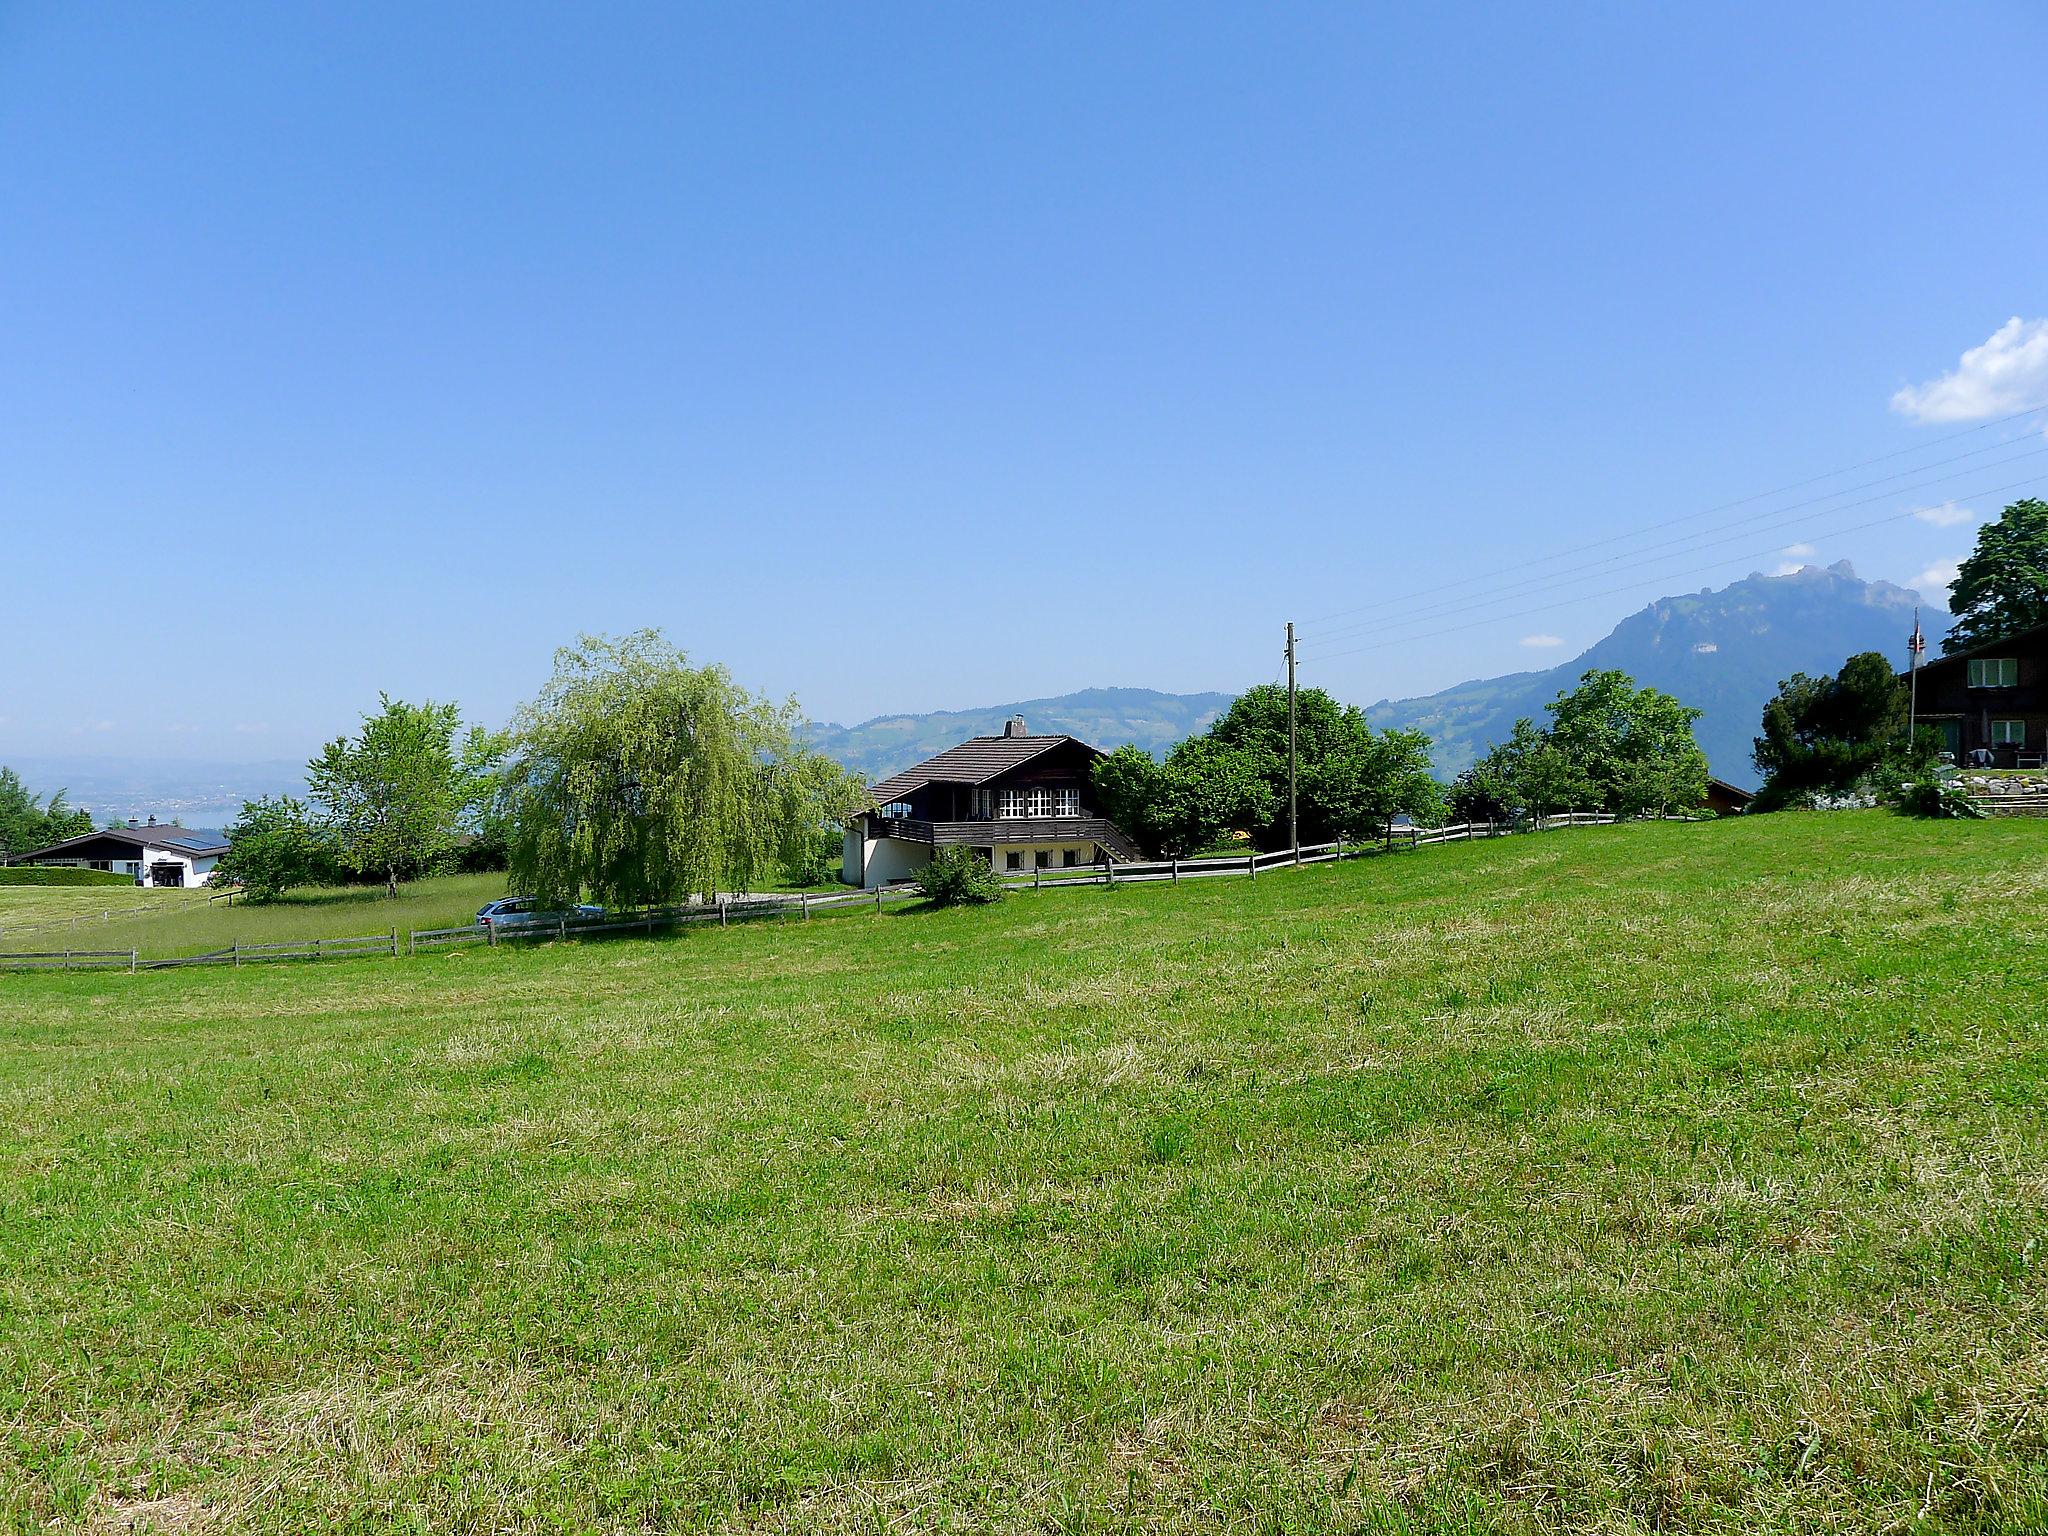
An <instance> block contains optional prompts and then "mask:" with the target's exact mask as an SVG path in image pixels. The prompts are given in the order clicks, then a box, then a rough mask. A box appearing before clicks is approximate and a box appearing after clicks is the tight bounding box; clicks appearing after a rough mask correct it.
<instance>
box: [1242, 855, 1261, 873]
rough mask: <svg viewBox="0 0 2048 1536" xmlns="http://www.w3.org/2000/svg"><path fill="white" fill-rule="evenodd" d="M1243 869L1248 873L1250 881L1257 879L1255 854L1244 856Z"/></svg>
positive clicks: (1257, 866) (1257, 861)
mask: <svg viewBox="0 0 2048 1536" xmlns="http://www.w3.org/2000/svg"><path fill="white" fill-rule="evenodd" d="M1244 867H1245V868H1246V870H1248V871H1249V872H1250V874H1251V877H1252V879H1254V880H1257V879H1258V878H1259V856H1258V854H1257V853H1256V852H1252V853H1248V854H1246V855H1245V856H1244Z"/></svg>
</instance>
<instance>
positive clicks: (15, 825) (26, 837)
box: [0, 768, 93, 854]
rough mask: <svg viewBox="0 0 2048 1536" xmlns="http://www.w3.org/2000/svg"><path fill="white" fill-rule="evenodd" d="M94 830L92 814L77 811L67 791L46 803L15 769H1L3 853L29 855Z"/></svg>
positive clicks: (0, 849)
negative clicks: (68, 798)
mask: <svg viewBox="0 0 2048 1536" xmlns="http://www.w3.org/2000/svg"><path fill="white" fill-rule="evenodd" d="M92 830H93V824H92V812H90V811H86V810H79V809H75V808H74V807H73V806H72V805H71V804H70V803H69V801H68V800H67V798H66V796H65V793H64V791H63V790H61V789H60V790H58V791H57V792H56V793H55V794H53V795H51V796H50V798H49V801H48V803H47V804H45V803H44V801H43V800H42V798H41V797H40V796H38V795H33V794H31V793H29V789H28V786H27V785H25V784H23V783H22V781H21V776H20V775H19V774H17V773H16V772H15V771H14V770H13V769H12V768H0V854H17V853H29V852H31V851H33V850H34V849H37V848H47V847H48V846H49V845H50V844H52V843H61V842H62V841H64V839H65V838H67V837H79V836H82V835H83V834H85V833H87V832H90V831H92Z"/></svg>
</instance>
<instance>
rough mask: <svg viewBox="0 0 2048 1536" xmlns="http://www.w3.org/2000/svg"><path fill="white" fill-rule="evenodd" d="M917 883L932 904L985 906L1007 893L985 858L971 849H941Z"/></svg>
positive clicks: (943, 905)
mask: <svg viewBox="0 0 2048 1536" xmlns="http://www.w3.org/2000/svg"><path fill="white" fill-rule="evenodd" d="M917 886H918V889H919V890H921V891H923V892H924V893H925V895H926V896H928V897H930V898H931V903H932V905H933V906H935V907H985V906H987V905H988V904H989V903H990V902H993V901H1001V900H1002V899H1003V897H1004V896H1005V895H1006V894H1008V893H1007V892H1006V891H1005V890H1004V889H1003V882H1002V880H1001V879H1000V878H998V876H997V875H996V872H995V871H994V870H993V869H991V868H989V865H988V860H986V859H984V858H983V857H982V856H981V855H980V854H978V853H976V852H975V851H974V850H973V849H972V848H941V849H940V850H939V851H938V852H937V853H935V854H933V855H932V861H931V863H929V864H927V865H926V866H925V867H924V873H923V874H921V875H919V876H918V879H917Z"/></svg>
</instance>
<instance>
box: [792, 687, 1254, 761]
mask: <svg viewBox="0 0 2048 1536" xmlns="http://www.w3.org/2000/svg"><path fill="white" fill-rule="evenodd" d="M1230 699H1231V696H1230V695H1229V694H1227V693H1156V692H1154V691H1153V690H1152V689H1150V688H1084V689H1082V690H1081V691H1080V692H1079V693H1063V694H1061V695H1060V696H1059V697H1058V698H1053V699H1025V700H1023V701H1022V702H1021V703H1016V704H990V705H988V706H987V707H986V708H983V709H949V710H941V711H939V712H937V713H935V714H928V715H877V716H876V717H875V718H874V719H872V720H864V721H862V722H861V723H860V724H859V725H832V724H829V723H827V724H815V725H813V726H812V727H811V729H810V736H809V740H810V742H811V745H812V746H814V747H816V748H817V749H818V750H819V751H820V752H822V753H824V754H825V755H826V756H827V757H831V758H836V759H838V761H840V762H842V763H844V764H846V766H847V767H849V768H852V769H855V770H857V771H858V772H860V773H862V774H865V775H866V776H867V777H868V779H869V780H870V781H873V780H875V779H883V778H887V777H888V776H889V775H890V774H892V773H895V772H897V771H898V770H900V769H904V768H908V767H909V766H910V765H911V764H913V763H918V762H922V761H923V760H924V759H925V758H927V757H930V756H931V755H932V754H933V753H935V752H942V751H944V750H945V749H946V748H947V747H951V746H957V745H958V744H959V743H960V742H963V741H965V740H966V739H967V738H968V737H970V736H996V735H1000V734H1001V733H1002V729H1003V722H1004V721H1005V720H1007V719H1009V718H1010V716H1012V715H1022V716H1023V717H1024V723H1025V724H1026V725H1028V726H1029V727H1030V728H1031V730H1032V731H1033V732H1035V733H1037V734H1040V735H1050V734H1056V733H1061V732H1064V733H1065V734H1067V735H1069V736H1078V737H1080V738H1081V739H1082V740H1083V741H1085V742H1088V743H1090V744H1092V745H1094V746H1098V747H1101V748H1103V749H1104V750H1105V751H1107V750H1109V749H1111V748H1114V747H1120V746H1123V745H1125V744H1126V743H1134V744H1136V745H1137V746H1140V747H1143V748H1144V749H1145V750H1146V751H1147V752H1150V753H1152V754H1153V755H1154V756H1159V755H1161V754H1163V753H1164V752H1165V751H1166V749H1167V748H1168V747H1171V746H1172V745H1173V744H1174V743H1175V742H1177V741H1180V740H1182V739H1183V738H1185V737H1188V736H1193V735H1195V734H1196V733H1197V732H1199V731H1203V730H1206V729H1208V726H1209V722H1210V721H1212V720H1214V719H1215V718H1216V717H1217V716H1218V715H1220V714H1222V713H1223V711H1224V710H1226V709H1228V708H1229V707H1230Z"/></svg>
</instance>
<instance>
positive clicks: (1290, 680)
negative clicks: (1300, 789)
mask: <svg viewBox="0 0 2048 1536" xmlns="http://www.w3.org/2000/svg"><path fill="white" fill-rule="evenodd" d="M1299 762H1300V759H1299V757H1298V755H1297V753H1296V751H1295V745H1294V622H1293V620H1291V619H1290V620H1289V621H1288V624H1287V846H1288V847H1290V848H1292V849H1294V850H1295V851H1296V852H1299V851H1300V850H1301V830H1300V827H1301V823H1300V821H1299V820H1298V817H1299V815H1300V810H1301V805H1300V801H1299V799H1298V798H1297V796H1296V793H1295V779H1296V772H1297V768H1298V765H1299Z"/></svg>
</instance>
